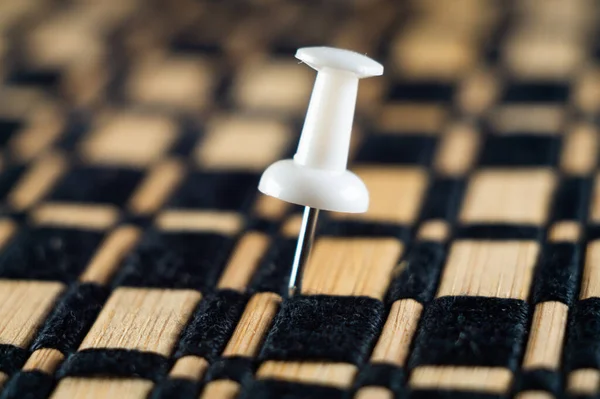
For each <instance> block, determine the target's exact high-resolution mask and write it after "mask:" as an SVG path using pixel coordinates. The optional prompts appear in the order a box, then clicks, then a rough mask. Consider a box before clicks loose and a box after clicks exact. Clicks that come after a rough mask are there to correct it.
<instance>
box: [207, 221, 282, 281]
mask: <svg viewBox="0 0 600 399" xmlns="http://www.w3.org/2000/svg"><path fill="white" fill-rule="evenodd" d="M269 242H270V239H269V237H268V236H267V235H266V234H262V233H257V232H250V233H247V234H245V235H244V236H243V237H242V238H241V239H240V240H239V241H238V243H237V245H236V247H235V249H234V251H233V255H231V258H229V261H228V262H227V267H226V268H225V271H224V272H223V274H222V275H221V278H220V279H219V283H218V284H217V287H218V288H219V289H230V290H236V291H240V292H243V291H244V290H246V287H247V286H248V283H249V281H250V279H251V278H252V276H253V274H254V271H255V270H256V268H257V267H258V265H259V263H260V261H261V259H262V257H263V256H264V254H265V252H266V250H267V247H268V245H269Z"/></svg>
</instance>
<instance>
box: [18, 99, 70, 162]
mask: <svg viewBox="0 0 600 399" xmlns="http://www.w3.org/2000/svg"><path fill="white" fill-rule="evenodd" d="M56 108H57V107H55V106H48V107H41V108H40V109H38V110H36V111H35V112H34V113H33V115H31V116H30V119H29V120H28V121H27V124H26V125H25V126H24V127H23V128H22V129H21V131H20V132H19V134H18V135H17V136H15V137H14V138H11V140H10V148H11V150H12V151H13V153H14V155H15V156H16V157H17V158H19V159H20V160H21V161H24V162H25V161H31V160H32V159H34V158H35V157H36V156H38V155H40V154H41V153H42V151H44V150H45V149H46V148H48V146H49V145H50V144H51V143H52V142H54V141H55V140H56V139H57V138H58V137H59V136H60V134H61V133H62V131H63V130H62V129H64V125H65V117H64V115H62V114H61V112H60V111H59V110H57V109H56Z"/></svg>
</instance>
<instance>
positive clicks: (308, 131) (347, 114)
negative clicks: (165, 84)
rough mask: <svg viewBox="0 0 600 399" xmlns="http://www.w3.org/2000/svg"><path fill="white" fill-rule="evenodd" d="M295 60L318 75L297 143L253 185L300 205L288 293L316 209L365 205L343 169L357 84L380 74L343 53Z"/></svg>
mask: <svg viewBox="0 0 600 399" xmlns="http://www.w3.org/2000/svg"><path fill="white" fill-rule="evenodd" d="M296 58H298V59H299V60H301V61H303V62H304V63H305V64H307V65H309V66H311V67H312V68H314V69H316V70H317V71H318V74H317V79H316V81H315V86H314V88H313V92H312V96H311V98H310V103H309V104H308V111H307V113H306V119H305V121H304V127H303V128H302V135H301V136H300V143H299V144H298V149H297V151H296V154H295V155H294V158H293V159H286V160H283V161H278V162H275V163H274V164H273V165H271V166H269V167H268V168H267V170H266V171H265V172H264V173H263V175H262V177H261V179H260V183H259V185H258V189H259V190H260V191H262V192H263V193H264V194H267V195H270V196H272V197H276V198H279V199H281V200H283V201H286V202H291V203H293V204H298V205H304V206H305V208H304V217H303V218H302V226H301V229H300V235H299V237H298V245H297V247H296V254H295V256H294V263H293V265H292V272H291V275H290V282H289V292H290V295H292V294H293V293H295V292H298V291H300V285H301V282H302V278H301V276H302V269H303V268H304V266H305V264H306V263H307V262H308V257H309V255H310V249H311V246H312V242H313V239H314V234H315V231H316V226H317V218H318V215H319V210H320V209H324V210H328V211H336V212H347V213H360V212H365V211H366V210H367V208H368V207H369V192H368V191H367V187H366V186H365V185H364V183H363V182H362V180H360V178H359V177H358V176H356V175H355V174H354V173H352V172H350V171H348V170H347V169H346V167H347V163H348V151H349V149H350V135H351V133H352V120H353V119H354V107H355V105H356V94H357V91H358V80H359V79H360V78H366V77H369V76H377V75H381V74H383V66H382V65H381V64H379V63H378V62H375V61H373V60H372V59H370V58H368V57H366V56H364V55H361V54H358V53H355V52H352V51H348V50H341V49H336V48H330V47H306V48H301V49H299V50H298V51H297V52H296ZM297 276H299V277H298V279H297V281H296V277H297Z"/></svg>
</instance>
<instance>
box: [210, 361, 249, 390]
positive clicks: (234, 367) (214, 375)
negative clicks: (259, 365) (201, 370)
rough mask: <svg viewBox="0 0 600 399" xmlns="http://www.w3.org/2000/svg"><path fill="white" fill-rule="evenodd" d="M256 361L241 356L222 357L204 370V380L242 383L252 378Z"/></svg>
mask: <svg viewBox="0 0 600 399" xmlns="http://www.w3.org/2000/svg"><path fill="white" fill-rule="evenodd" d="M255 368H256V361H255V360H253V359H251V358H248V357H242V356H234V357H224V358H221V359H218V360H216V361H215V362H214V363H212V364H211V365H210V367H209V368H208V370H206V376H205V377H204V381H205V382H210V381H214V380H233V381H236V382H239V383H240V384H243V383H244V382H245V381H248V380H250V379H251V378H252V375H253V374H254V370H255Z"/></svg>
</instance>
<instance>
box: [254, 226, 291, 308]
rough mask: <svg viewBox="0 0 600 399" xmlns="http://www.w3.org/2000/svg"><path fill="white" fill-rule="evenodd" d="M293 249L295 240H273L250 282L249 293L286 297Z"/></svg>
mask: <svg viewBox="0 0 600 399" xmlns="http://www.w3.org/2000/svg"><path fill="white" fill-rule="evenodd" d="M295 249H296V239H286V238H282V237H279V238H276V239H275V240H273V242H272V243H271V246H270V247H269V249H268V250H267V253H266V254H265V256H264V258H263V260H262V261H261V263H260V265H259V266H258V269H257V270H256V272H255V273H254V276H253V277H252V280H251V281H250V291H251V292H275V293H277V294H279V295H280V296H282V297H283V296H287V294H288V286H287V285H288V280H289V278H290V270H291V268H292V261H293V259H294V251H295Z"/></svg>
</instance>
